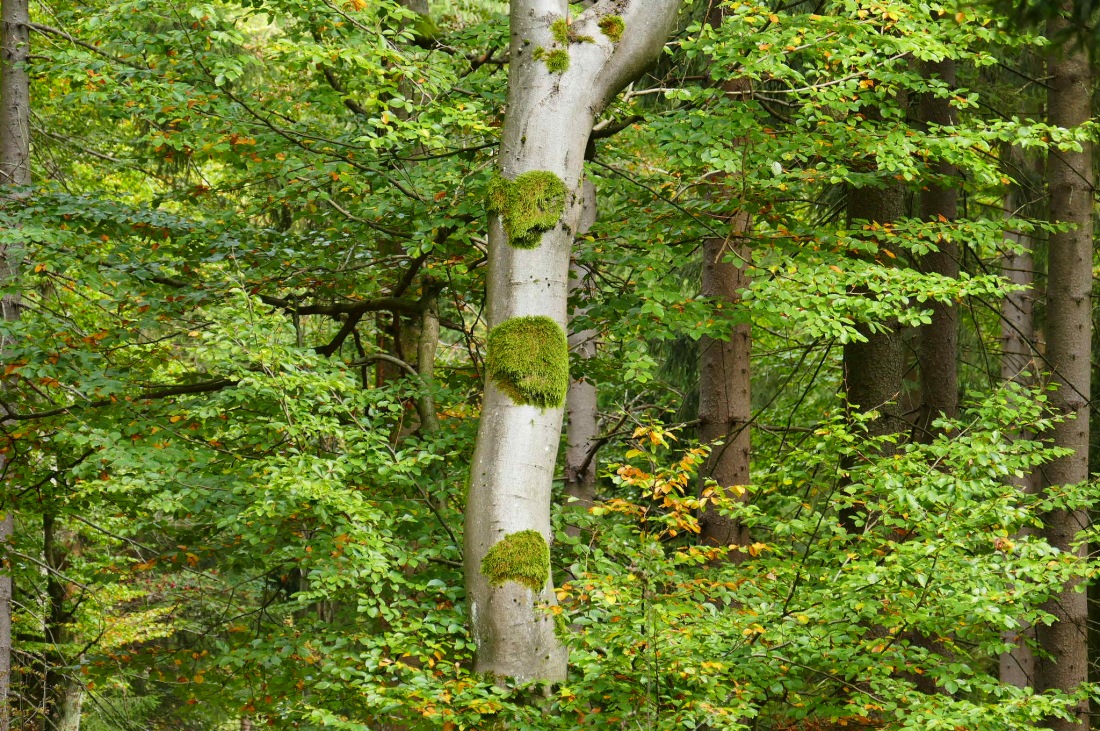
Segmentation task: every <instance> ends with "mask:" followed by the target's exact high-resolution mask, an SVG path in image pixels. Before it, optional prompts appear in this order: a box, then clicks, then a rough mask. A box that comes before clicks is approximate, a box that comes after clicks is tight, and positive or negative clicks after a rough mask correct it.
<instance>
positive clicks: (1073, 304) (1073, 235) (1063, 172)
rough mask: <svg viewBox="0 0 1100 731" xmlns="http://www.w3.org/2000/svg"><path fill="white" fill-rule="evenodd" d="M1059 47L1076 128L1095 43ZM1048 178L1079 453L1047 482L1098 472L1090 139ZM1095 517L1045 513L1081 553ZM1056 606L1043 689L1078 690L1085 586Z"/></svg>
mask: <svg viewBox="0 0 1100 731" xmlns="http://www.w3.org/2000/svg"><path fill="white" fill-rule="evenodd" d="M1066 29H1067V22H1066V21H1064V20H1062V19H1060V18H1056V19H1054V20H1052V21H1051V22H1050V24H1049V27H1048V35H1049V36H1050V37H1060V35H1061V33H1062V32H1063V31H1065V30H1066ZM1071 44H1073V42H1072V41H1071V42H1069V43H1067V45H1066V47H1065V48H1063V49H1061V50H1062V53H1058V52H1057V51H1056V52H1055V53H1054V55H1052V57H1051V59H1050V61H1049V65H1048V69H1047V71H1048V73H1047V77H1048V79H1049V81H1048V84H1049V85H1048V87H1047V88H1048V92H1047V110H1048V118H1049V119H1048V121H1049V122H1050V123H1051V124H1054V125H1057V126H1059V127H1066V128H1074V127H1078V126H1079V125H1081V124H1083V123H1085V122H1087V121H1088V120H1089V117H1090V116H1091V91H1092V78H1091V71H1090V68H1089V57H1088V50H1087V49H1086V48H1085V47H1083V46H1077V45H1071ZM1047 181H1048V184H1049V192H1050V218H1051V220H1052V221H1054V222H1058V223H1070V224H1073V226H1074V228H1073V230H1071V231H1066V232H1063V233H1056V234H1052V235H1051V237H1050V252H1049V269H1048V273H1047V327H1046V332H1047V360H1048V362H1049V366H1050V368H1051V371H1052V374H1051V380H1052V382H1053V383H1055V384H1057V385H1058V390H1057V391H1056V392H1054V393H1053V394H1052V395H1051V406H1052V407H1053V408H1054V409H1056V410H1057V411H1058V412H1060V413H1062V414H1064V415H1066V416H1069V417H1076V418H1070V419H1068V420H1067V421H1065V422H1063V423H1061V424H1058V425H1056V426H1055V427H1054V428H1053V429H1052V430H1051V434H1050V436H1051V439H1052V441H1053V443H1054V444H1055V445H1056V446H1059V447H1063V448H1067V449H1072V450H1073V454H1071V455H1070V456H1068V457H1063V458H1061V459H1058V460H1055V461H1054V462H1052V463H1050V464H1049V465H1047V466H1046V468H1045V469H1044V470H1043V477H1044V480H1043V482H1044V484H1045V485H1046V486H1052V487H1054V486H1059V485H1071V484H1077V483H1081V482H1084V481H1085V480H1087V479H1088V476H1089V464H1088V454H1089V413H1088V395H1089V393H1090V355H1091V348H1092V318H1091V314H1092V300H1091V294H1092V259H1093V251H1092V249H1093V244H1092V237H1093V233H1092V200H1093V190H1092V181H1093V174H1092V146H1091V145H1090V144H1089V143H1084V145H1083V149H1082V150H1081V152H1061V151H1056V150H1051V151H1050V152H1049V154H1048V157H1047ZM1087 521H1088V515H1087V514H1086V512H1085V511H1081V510H1056V511H1052V512H1050V513H1047V514H1046V515H1044V516H1043V528H1042V535H1043V537H1044V538H1046V539H1047V541H1049V542H1050V544H1051V545H1052V546H1054V547H1055V548H1057V549H1059V550H1061V551H1067V552H1068V551H1075V552H1078V553H1081V552H1082V551H1083V550H1084V546H1081V547H1079V548H1074V546H1073V543H1074V539H1075V537H1076V535H1077V532H1078V531H1080V530H1081V529H1082V528H1084V527H1085V525H1086V524H1087ZM1046 609H1047V610H1048V611H1049V612H1051V613H1052V614H1053V615H1054V616H1055V617H1056V618H1057V621H1056V622H1055V623H1054V624H1053V625H1051V626H1050V627H1046V626H1039V627H1036V637H1037V639H1038V642H1039V646H1040V647H1042V648H1043V650H1045V651H1046V652H1047V653H1049V655H1050V657H1049V659H1048V658H1042V657H1040V658H1038V659H1037V661H1036V665H1035V690H1036V691H1045V690H1051V689H1060V690H1065V691H1071V690H1073V689H1075V688H1076V687H1077V686H1078V685H1079V684H1081V683H1083V682H1085V680H1086V679H1087V672H1088V640H1087V631H1086V627H1087V619H1088V605H1087V601H1086V596H1085V594H1084V593H1081V592H1078V591H1076V590H1075V587H1074V586H1072V585H1067V586H1066V587H1064V589H1063V590H1062V591H1061V592H1060V593H1059V594H1058V596H1057V597H1056V598H1055V599H1054V600H1053V601H1051V602H1050V603H1049V604H1048V605H1047V606H1046ZM1088 710H1089V709H1088V704H1087V703H1082V704H1081V706H1080V707H1079V708H1078V709H1077V719H1076V721H1063V720H1057V719H1051V720H1050V721H1049V723H1050V725H1051V728H1053V729H1055V731H1069V730H1070V729H1073V731H1080V730H1081V729H1087V728H1088V726H1089V716H1088Z"/></svg>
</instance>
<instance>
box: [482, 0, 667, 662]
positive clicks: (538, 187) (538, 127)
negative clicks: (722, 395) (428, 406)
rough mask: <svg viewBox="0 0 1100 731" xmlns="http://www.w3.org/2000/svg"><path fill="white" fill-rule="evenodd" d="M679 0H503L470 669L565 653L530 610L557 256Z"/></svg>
mask: <svg viewBox="0 0 1100 731" xmlns="http://www.w3.org/2000/svg"><path fill="white" fill-rule="evenodd" d="M679 6H680V2H679V0H659V1H656V2H655V1H654V0H626V1H625V2H624V1H623V0H617V1H615V2H612V0H603V1H602V2H599V3H597V4H596V5H594V6H592V7H590V8H588V9H587V10H585V11H584V12H583V13H581V14H580V15H579V16H577V17H576V18H574V17H572V15H571V13H570V9H569V3H568V2H566V0H512V3H511V17H510V37H511V43H510V53H511V57H510V65H509V72H508V107H507V112H506V116H505V122H504V129H503V138H502V140H501V147H500V155H499V159H498V164H499V168H500V170H499V176H500V177H499V178H498V179H497V181H496V183H495V185H494V186H493V188H492V190H491V191H490V200H489V202H488V204H489V208H490V210H492V211H493V213H494V214H495V215H493V216H492V218H491V222H490V229H489V273H488V284H487V286H488V293H487V298H488V299H487V312H488V317H487V320H488V326H489V328H490V330H489V336H488V343H487V348H488V352H487V355H486V372H487V375H486V387H485V395H484V401H483V404H482V409H481V422H480V427H479V430H478V437H477V446H476V448H475V451H474V458H473V467H472V475H471V478H470V491H469V499H468V503H467V509H466V532H465V555H464V562H465V571H466V590H467V596H468V600H469V606H470V623H471V625H472V629H473V634H474V639H475V642H476V644H477V669H478V670H479V671H483V672H492V673H495V674H497V675H501V676H508V677H516V678H522V679H540V680H548V681H553V680H559V679H561V678H563V677H564V675H565V667H566V665H565V663H566V656H565V651H564V649H563V646H562V644H561V642H560V641H559V640H558V638H557V637H556V636H555V634H554V623H553V621H552V617H551V616H550V615H549V614H548V613H547V612H546V611H544V610H543V609H542V606H543V605H548V604H551V603H553V602H554V594H553V591H552V584H551V580H550V574H549V568H550V565H549V549H548V541H549V540H550V538H551V536H550V486H551V480H552V478H553V475H554V466H555V463H556V461H557V454H558V444H559V442H560V433H561V424H562V407H563V405H564V401H565V396H566V392H567V390H568V387H569V373H568V345H567V342H566V334H565V329H564V328H565V327H566V304H567V299H568V291H569V254H570V248H571V245H572V241H573V235H574V231H575V230H576V227H577V219H578V215H579V213H580V211H581V209H582V205H583V196H582V195H580V188H581V184H582V177H583V174H584V150H585V147H586V145H587V143H588V138H589V135H590V134H591V130H592V126H593V124H594V123H595V121H596V118H597V116H598V115H599V114H600V113H601V112H602V111H603V109H604V108H605V107H606V106H607V104H608V103H609V102H610V101H611V99H612V98H613V97H614V96H615V95H616V94H617V93H618V92H619V91H620V90H621V89H622V88H623V87H624V86H626V85H627V84H628V83H630V82H631V81H633V80H634V79H635V78H636V77H637V76H638V75H639V74H640V73H641V72H642V71H643V70H644V69H645V68H646V66H648V65H649V64H650V63H651V62H652V61H653V60H654V59H656V58H657V56H658V54H659V53H660V52H661V49H662V48H663V46H664V43H665V40H666V39H667V37H668V34H669V33H670V32H671V29H672V26H673V23H674V21H675V19H676V13H677V10H678V9H679Z"/></svg>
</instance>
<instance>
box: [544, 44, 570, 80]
mask: <svg viewBox="0 0 1100 731" xmlns="http://www.w3.org/2000/svg"><path fill="white" fill-rule="evenodd" d="M546 70H547V71H549V72H550V73H552V74H562V73H565V72H566V71H568V70H569V51H567V50H565V49H564V48H559V49H557V50H554V51H551V52H550V53H548V54H546Z"/></svg>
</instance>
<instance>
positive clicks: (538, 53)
mask: <svg viewBox="0 0 1100 731" xmlns="http://www.w3.org/2000/svg"><path fill="white" fill-rule="evenodd" d="M545 55H546V49H545V48H543V47H542V46H537V47H536V48H535V50H534V51H532V52H531V58H533V59H535V60H536V61H541V60H542V57H543V56H545Z"/></svg>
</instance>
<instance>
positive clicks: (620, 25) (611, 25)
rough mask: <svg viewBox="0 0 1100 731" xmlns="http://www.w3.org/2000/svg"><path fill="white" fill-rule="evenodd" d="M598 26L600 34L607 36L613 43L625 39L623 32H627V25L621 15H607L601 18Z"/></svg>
mask: <svg viewBox="0 0 1100 731" xmlns="http://www.w3.org/2000/svg"><path fill="white" fill-rule="evenodd" d="M598 25H599V26H600V32H601V33H603V34H604V35H605V36H607V38H608V40H610V41H611V42H612V43H618V42H619V41H620V40H621V39H622V37H623V31H624V30H626V23H624V22H623V19H622V16H619V15H605V16H603V17H602V18H600V22H599V23H598Z"/></svg>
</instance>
